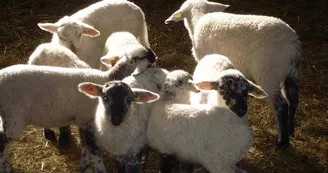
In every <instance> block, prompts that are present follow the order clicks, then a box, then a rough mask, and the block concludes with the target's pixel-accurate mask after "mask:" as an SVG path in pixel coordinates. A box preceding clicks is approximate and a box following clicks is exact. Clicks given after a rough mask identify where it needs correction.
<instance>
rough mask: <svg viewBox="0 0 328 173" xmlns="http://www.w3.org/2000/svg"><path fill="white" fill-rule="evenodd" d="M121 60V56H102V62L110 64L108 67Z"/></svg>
mask: <svg viewBox="0 0 328 173" xmlns="http://www.w3.org/2000/svg"><path fill="white" fill-rule="evenodd" d="M118 60H120V57H119V56H108V55H106V56H103V57H101V58H100V61H101V63H103V64H104V65H106V66H108V67H113V66H114V65H115V64H116V63H117V61H118Z"/></svg>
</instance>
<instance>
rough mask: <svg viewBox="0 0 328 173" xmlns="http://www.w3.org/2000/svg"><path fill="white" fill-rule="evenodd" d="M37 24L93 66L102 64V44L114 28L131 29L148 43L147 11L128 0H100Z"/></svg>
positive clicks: (141, 40)
mask: <svg viewBox="0 0 328 173" xmlns="http://www.w3.org/2000/svg"><path fill="white" fill-rule="evenodd" d="M38 26H39V27H40V28H41V29H43V30H45V31H48V32H50V33H53V37H52V41H51V42H54V43H59V44H61V45H63V46H65V47H67V48H69V49H71V50H72V51H73V52H74V53H76V55H77V56H78V57H80V58H81V60H83V61H85V62H86V63H87V64H89V65H90V67H91V68H97V69H99V68H100V62H99V58H100V57H101V54H102V52H103V46H104V44H105V41H106V39H107V38H108V37H109V36H110V35H111V34H112V33H113V32H117V31H128V32H130V33H131V34H133V35H134V36H135V37H136V38H137V40H138V41H139V42H140V44H142V45H144V46H146V47H149V42H148V31H147V25H146V21H145V15H144V13H143V11H142V10H141V9H140V8H139V7H138V6H137V5H135V4H134V3H132V2H129V1H126V0H111V1H99V2H96V3H94V4H92V5H90V6H88V7H86V8H84V9H82V10H80V11H78V12H76V13H75V14H73V15H71V16H65V17H63V18H62V19H60V20H59V21H57V22H56V23H39V24H38ZM92 26H93V27H92Z"/></svg>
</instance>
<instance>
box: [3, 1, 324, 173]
mask: <svg viewBox="0 0 328 173" xmlns="http://www.w3.org/2000/svg"><path fill="white" fill-rule="evenodd" d="M17 1H18V2H16V8H15V9H11V10H6V9H4V8H0V16H1V20H0V68H3V67H6V66H9V65H13V64H17V63H25V62H26V61H27V58H28V56H29V55H30V54H31V52H32V51H33V50H34V49H35V47H36V46H37V45H38V44H39V43H41V42H45V41H48V40H50V34H48V33H46V32H44V31H41V30H40V29H39V28H38V27H37V25H36V24H37V23H38V22H45V21H48V22H54V21H56V20H57V19H59V18H60V17H62V16H63V15H65V14H71V13H73V12H75V11H77V10H78V9H80V8H83V7H86V6H87V5H88V4H91V3H93V2H95V1H96V0H69V1H62V0H43V1H38V0H25V1H24V0H17ZM221 2H223V3H228V4H230V5H231V8H230V9H229V11H230V12H234V13H247V14H249V13H252V14H263V15H271V16H276V17H279V18H282V19H283V20H284V21H286V22H287V23H289V24H290V25H291V26H292V27H293V28H294V29H295V30H296V31H297V32H298V34H299V35H300V39H301V41H302V43H303V59H302V80H301V94H300V107H299V109H298V112H297V128H296V137H295V138H294V139H292V140H291V143H292V146H291V147H290V148H289V149H288V150H287V151H279V150H277V149H276V148H275V140H276V128H275V123H274V118H273V116H272V113H271V110H270V108H269V106H268V105H267V104H266V103H264V102H263V101H258V100H250V103H249V105H250V112H249V114H250V121H249V122H250V125H251V128H252V130H253V132H254V136H255V142H254V147H253V148H252V150H251V151H250V153H249V154H248V156H247V158H245V159H244V160H243V163H244V166H245V168H246V169H247V170H248V171H249V172H251V173H263V172H265V173H271V172H272V173H273V172H277V173H278V172H279V173H282V172H283V173H289V172H295V173H322V172H328V166H327V165H328V163H327V162H328V157H327V156H328V137H327V134H328V110H327V108H328V104H327V102H328V94H327V91H328V70H327V66H328V42H327V41H328V17H327V14H328V12H327V6H328V1H326V0H311V1H310V0H294V1H288V0H229V1H228V0H225V1H223V0H222V1H221ZM136 3H137V4H138V5H140V6H141V7H142V9H143V10H144V11H145V13H146V18H147V21H148V24H149V36H150V42H151V44H152V47H153V49H154V50H155V52H156V53H157V55H158V56H159V63H158V64H159V66H161V67H164V68H167V69H170V70H172V69H177V68H182V69H185V70H188V71H189V72H192V71H193V68H194V67H195V63H194V61H193V59H192V56H191V53H190V49H191V45H190V40H189V37H188V34H187V32H186V30H185V28H184V27H183V24H182V23H178V24H176V25H172V26H167V25H165V24H164V22H163V21H164V20H165V19H166V18H167V17H168V16H169V15H170V14H171V13H172V12H174V11H175V10H176V9H178V7H179V6H180V4H181V3H182V0H179V1H176V0H156V1H155V0H154V1H150V3H149V4H148V5H145V4H143V3H142V2H140V1H137V2H136ZM41 132H42V131H41V128H37V127H34V126H29V127H27V128H26V130H25V131H24V133H23V134H22V135H21V139H20V140H19V141H17V142H15V143H14V144H13V146H12V147H11V152H10V153H11V163H12V166H13V170H14V172H26V173H35V172H77V171H78V167H79V159H80V153H79V148H78V146H79V143H78V138H77V136H78V134H77V132H76V130H73V136H74V137H73V141H72V143H73V146H72V147H71V148H70V149H69V150H68V151H60V150H57V149H56V147H55V146H54V145H53V144H50V143H49V144H47V141H46V140H45V139H43V137H42V133H41ZM105 160H106V161H105V163H106V166H107V169H108V172H114V166H113V162H112V159H111V158H110V157H109V156H108V155H106V156H105ZM157 163H158V157H157V156H156V154H154V153H153V154H152V155H151V159H150V163H149V166H148V168H147V170H146V172H158V168H157ZM42 164H43V170H41V168H42ZM199 172H201V171H199Z"/></svg>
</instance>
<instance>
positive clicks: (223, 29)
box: [165, 0, 301, 149]
mask: <svg viewBox="0 0 328 173" xmlns="http://www.w3.org/2000/svg"><path fill="white" fill-rule="evenodd" d="M227 7H229V5H224V4H220V3H216V2H209V1H207V0H186V1H185V2H184V3H183V4H182V6H181V7H180V9H179V10H177V11H176V12H174V13H173V14H172V15H171V16H170V17H169V18H168V19H167V20H166V21H165V23H166V24H168V23H172V22H177V21H180V20H183V19H184V24H185V27H186V29H187V30H188V33H189V36H190V39H191V42H192V46H193V47H192V54H193V56H194V57H195V59H196V61H199V60H200V59H201V58H203V57H204V56H205V55H208V54H214V53H219V54H222V55H224V56H227V57H229V59H230V60H231V61H232V63H233V64H234V65H235V67H236V68H237V69H238V70H240V71H241V72H242V73H243V74H244V75H245V77H246V78H247V79H250V80H252V81H255V82H256V83H257V84H259V85H261V86H262V87H263V89H264V91H266V92H267V93H268V97H267V98H266V101H267V103H269V104H270V105H271V106H272V109H273V112H274V115H275V118H276V120H277V128H278V147H279V148H281V149H286V148H288V146H289V136H290V135H293V133H294V131H295V130H294V128H295V127H294V116H295V112H296V108H297V105H298V92H299V80H300V79H299V78H300V57H301V43H300V41H299V39H298V36H297V34H296V32H295V31H294V30H293V29H292V28H291V27H290V26H289V25H288V24H286V23H285V22H283V21H282V20H280V19H278V18H274V17H269V16H260V15H239V14H229V13H225V12H223V11H224V10H225V9H226V8H227ZM281 84H282V85H281Z"/></svg>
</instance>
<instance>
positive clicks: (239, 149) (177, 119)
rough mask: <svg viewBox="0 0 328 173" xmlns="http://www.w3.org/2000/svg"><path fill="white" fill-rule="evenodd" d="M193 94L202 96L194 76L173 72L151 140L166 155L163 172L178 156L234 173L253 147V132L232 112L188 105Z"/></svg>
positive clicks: (155, 113) (153, 117)
mask: <svg viewBox="0 0 328 173" xmlns="http://www.w3.org/2000/svg"><path fill="white" fill-rule="evenodd" d="M190 91H192V92H199V90H198V89H197V88H196V86H195V84H194V83H193V81H192V77H191V75H190V74H189V73H187V72H185V71H180V70H176V71H172V72H171V73H169V74H168V75H167V78H166V81H165V85H164V87H163V88H162V90H161V91H160V94H159V95H160V99H159V100H158V101H156V102H155V103H154V106H153V108H152V111H151V114H150V117H149V120H148V126H147V139H148V143H149V145H150V146H151V147H153V148H154V149H156V150H158V151H159V152H160V153H161V154H162V157H161V158H162V160H161V172H164V171H165V172H170V170H171V169H172V168H171V164H170V163H169V161H170V159H169V158H170V157H171V156H176V157H177V158H178V159H179V160H181V161H183V163H198V164H201V165H203V166H204V167H205V168H206V169H207V170H208V171H209V172H212V173H214V172H220V173H228V172H229V173H233V172H234V171H235V170H238V168H236V163H237V162H238V161H240V160H241V159H242V158H243V156H244V155H246V154H247V152H248V150H249V149H250V147H251V145H252V141H253V137H252V133H251V131H250V129H249V128H248V126H247V125H246V124H245V123H244V122H243V121H242V119H240V118H239V117H238V116H237V115H236V114H235V113H233V112H232V111H230V110H229V109H226V108H221V107H217V106H212V105H205V104H198V105H189V104H187V103H188V101H189V94H190Z"/></svg>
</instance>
